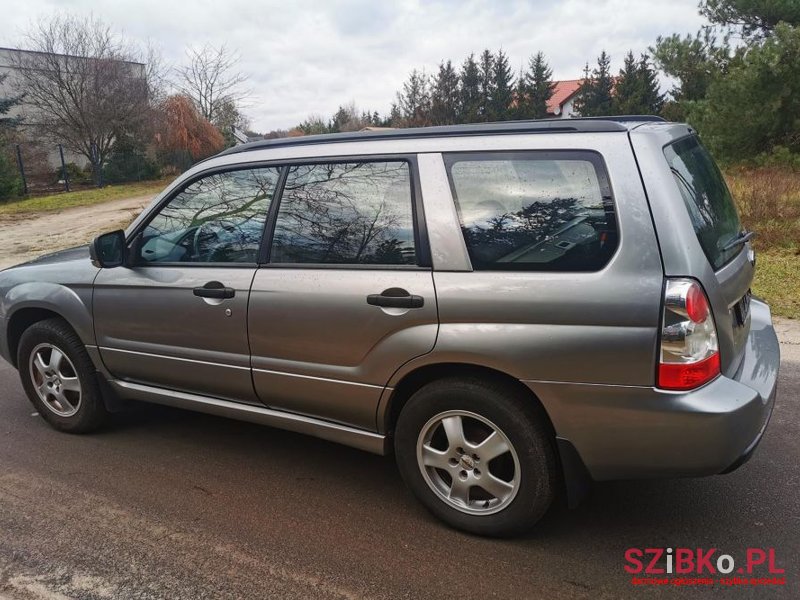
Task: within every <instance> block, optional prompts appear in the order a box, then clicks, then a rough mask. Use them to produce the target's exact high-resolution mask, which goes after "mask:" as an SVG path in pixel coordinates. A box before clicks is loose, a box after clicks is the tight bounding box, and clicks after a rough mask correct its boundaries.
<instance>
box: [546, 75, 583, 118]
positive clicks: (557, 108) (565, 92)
mask: <svg viewBox="0 0 800 600" xmlns="http://www.w3.org/2000/svg"><path fill="white" fill-rule="evenodd" d="M581 83H583V79H565V80H563V81H554V82H553V95H552V96H550V99H549V100H548V101H547V112H548V113H550V114H551V115H557V114H560V113H561V107H562V106H564V103H565V102H567V100H569V99H570V98H572V97H573V96H574V95H575V94H577V93H578V90H579V89H580V87H581Z"/></svg>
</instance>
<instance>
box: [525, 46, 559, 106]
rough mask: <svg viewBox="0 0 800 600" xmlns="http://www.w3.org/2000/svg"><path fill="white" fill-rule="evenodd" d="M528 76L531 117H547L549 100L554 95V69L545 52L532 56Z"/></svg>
mask: <svg viewBox="0 0 800 600" xmlns="http://www.w3.org/2000/svg"><path fill="white" fill-rule="evenodd" d="M526 78H527V86H528V96H529V101H528V113H529V115H530V116H529V118H531V119H544V118H545V117H547V101H548V100H550V98H551V97H552V95H553V71H552V70H551V69H550V67H549V66H548V64H547V61H546V60H545V58H544V53H542V52H537V53H536V54H535V55H534V56H532V57H531V59H530V62H529V68H528V73H527V75H526Z"/></svg>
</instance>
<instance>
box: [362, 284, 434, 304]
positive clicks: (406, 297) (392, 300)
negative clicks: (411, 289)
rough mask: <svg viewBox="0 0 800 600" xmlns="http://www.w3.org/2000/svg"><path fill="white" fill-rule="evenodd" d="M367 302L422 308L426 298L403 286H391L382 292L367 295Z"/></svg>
mask: <svg viewBox="0 0 800 600" xmlns="http://www.w3.org/2000/svg"><path fill="white" fill-rule="evenodd" d="M367 304H371V305H372V306H381V307H384V308H422V307H423V306H424V305H425V298H423V297H422V296H414V295H412V294H409V293H408V292H407V291H406V290H404V289H402V288H389V289H387V290H383V291H382V292H381V293H380V294H370V295H369V296H367Z"/></svg>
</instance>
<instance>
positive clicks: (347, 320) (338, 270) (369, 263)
mask: <svg viewBox="0 0 800 600" xmlns="http://www.w3.org/2000/svg"><path fill="white" fill-rule="evenodd" d="M680 144H683V146H681V148H684V146H685V148H684V150H685V153H684V154H685V156H700V159H699V160H701V161H704V160H706V159H705V154H699V155H697V154H696V153H699V152H702V151H701V150H698V148H701V147H700V146H699V145H698V144H697V142H696V136H695V134H694V132H693V131H692V130H691V129H690V128H689V127H687V126H686V125H681V124H675V123H666V122H662V121H660V120H655V119H648V118H629V119H617V120H611V119H574V120H571V121H569V122H567V123H564V122H563V121H534V122H517V123H514V122H512V123H503V124H489V125H475V126H453V127H432V128H424V129H418V130H398V131H389V132H373V133H358V134H342V135H331V136H312V137H307V138H295V139H289V140H276V141H273V142H262V143H255V144H248V145H245V146H242V147H235V148H233V149H231V150H228V151H226V152H223V153H222V154H220V155H217V156H216V157H213V158H211V159H208V160H206V161H203V162H201V163H199V164H197V165H195V166H194V167H192V168H191V169H190V170H189V171H187V172H186V173H184V174H183V175H181V176H180V177H178V179H176V180H175V181H174V182H173V183H172V184H171V185H170V186H169V187H168V188H167V189H166V190H165V191H164V192H163V193H162V194H160V195H159V196H158V197H157V198H156V199H155V200H154V201H153V203H152V204H151V205H150V207H149V208H147V209H145V210H144V211H143V212H142V214H141V215H140V216H139V217H138V218H137V219H136V220H135V221H134V222H133V223H132V224H131V225H130V227H129V228H128V229H127V230H126V232H125V236H124V245H125V248H126V250H125V253H126V254H125V256H126V257H127V258H125V259H124V260H120V262H121V263H122V264H120V266H118V267H116V268H103V267H101V266H99V265H101V264H104V260H103V257H102V256H98V253H100V254H102V253H103V252H104V251H105V250H103V248H101V247H95V250H94V255H93V257H94V260H93V261H92V260H90V255H89V250H88V249H85V248H83V249H75V250H70V251H66V252H61V253H57V254H55V255H51V256H49V257H44V258H41V259H38V260H35V261H33V262H31V263H27V264H25V265H21V266H18V267H14V268H11V269H9V270H6V271H3V272H2V273H0V354H2V356H3V357H5V358H6V359H7V360H9V362H11V363H12V364H14V365H15V366H17V367H18V368H19V369H20V372H21V373H22V374H23V379H24V377H25V373H26V368H25V365H24V364H18V354H19V345H20V339H21V338H22V336H23V334H24V332H25V331H26V329H27V328H28V327H30V326H31V325H32V324H34V323H36V322H38V321H41V320H43V319H51V318H60V319H62V320H63V321H64V322H66V323H67V324H68V326H69V327H70V328H71V329H72V330H73V331H74V332H75V334H76V335H77V337H78V338H79V339H80V342H81V344H82V345H83V346H84V347H85V349H86V353H87V354H88V357H89V358H90V360H91V364H92V365H93V368H94V369H95V370H96V377H97V379H98V382H99V383H98V386H99V388H100V390H101V392H102V397H103V401H104V402H105V404H106V407H107V408H114V407H115V406H117V405H118V404H119V400H120V399H125V400H128V399H131V400H143V401H148V402H155V403H161V404H167V405H171V406H178V407H182V408H188V409H192V410H199V411H203V412H208V413H212V414H217V415H222V416H227V417H233V418H238V419H244V420H249V421H254V422H260V423H264V424H267V425H273V426H278V427H282V428H286V429H290V430H293V431H298V432H302V433H307V434H312V435H316V436H318V437H322V438H325V439H329V440H332V441H336V442H340V443H344V444H348V445H351V446H354V447H357V448H361V449H364V450H367V451H370V452H375V453H379V454H384V453H388V452H389V451H390V448H391V445H390V443H389V442H390V440H391V439H392V438H393V436H394V434H395V428H396V426H397V423H398V419H400V418H401V415H402V414H403V412H404V410H405V409H404V407H405V406H406V403H407V402H408V401H409V399H410V398H412V397H414V395H415V394H418V393H419V392H420V390H421V389H423V388H424V387H425V386H428V385H431V384H432V383H434V382H437V381H441V380H447V381H458V380H459V378H467V379H469V380H470V381H476V382H478V383H477V384H478V385H479V384H480V382H482V381H485V382H494V383H496V384H497V385H498V386H500V388H502V389H503V390H508V392H507V393H508V394H511V395H514V396H515V397H518V398H519V399H520V402H522V403H525V402H527V403H530V405H531V406H533V405H535V407H536V410H537V411H539V412H537V413H536V415H538V416H530V417H529V418H531V419H534V418H536V419H540V420H541V421H542V422H543V427H544V429H543V430H542V431H543V432H545V431H546V433H540V435H542V436H545V437H548V438H549V441H547V442H546V444H545V445H547V444H550V445H551V446H552V460H554V461H555V463H554V464H556V465H557V470H558V474H557V475H558V478H559V479H560V480H562V481H563V482H564V483H565V484H566V489H567V492H568V497H569V498H570V499H571V502H572V503H573V504H574V503H575V501H576V500H577V499H578V498H579V496H580V495H581V491H582V490H584V489H585V488H586V485H587V483H588V482H590V481H592V480H594V481H601V480H609V479H620V478H639V477H658V476H689V475H712V474H717V473H722V472H726V471H728V470H731V469H733V468H735V467H736V466H738V465H739V464H741V463H742V462H743V461H744V460H746V458H747V457H749V455H750V454H751V453H752V450H753V449H754V448H755V446H756V445H757V443H758V441H759V440H760V438H761V436H762V435H763V432H764V430H765V428H766V425H767V422H768V420H769V416H770V414H771V411H772V407H773V403H774V399H775V393H776V380H777V372H778V366H779V350H778V344H777V339H776V336H775V332H774V330H773V327H772V322H771V317H770V312H769V308H768V307H767V305H766V304H765V303H763V302H761V301H760V300H757V299H752V300H750V295H749V288H750V283H751V281H752V278H753V273H754V268H755V256H754V253H753V250H752V248H751V246H750V243H749V242H748V241H746V240H744V241H741V240H739V241H737V240H738V238H736V237H735V236H734V237H731V241H730V242H728V241H727V238H726V240H723V241H725V242H726V243H729V244H730V245H731V247H730V248H728V249H726V250H721V249H720V248H722V246H721V245H720V246H719V247H718V248H717V249H716V250H714V251H713V252H714V256H713V257H712V256H711V254H709V253H708V252H709V250H708V247H707V246H704V245H703V241H704V240H705V238H704V237H701V236H706V237H707V236H708V235H709V231H708V228H704V229H702V232H701V230H700V229H698V227H697V219H702V218H705V217H704V212H703V211H707V210H710V209H709V206H703V202H705V203H706V204H708V198H705V197H704V198H700V199H699V200H698V201H697V202H699V204H697V203H692V202H689V203H688V205H687V202H686V199H685V198H684V197H682V194H683V193H684V192H685V191H686V190H688V192H689V193H690V194H692V193H694V192H695V190H694V188H692V187H691V185H689V184H688V183H686V181H685V179H686V178H687V177H689V175H686V174H684V175H681V173H679V171H680V168H676V167H674V166H671V165H673V164H679V163H675V162H674V161H675V160H680V157H678V158H676V156H677V155H676V154H675V152H673V150H672V149H674V148H678V145H680ZM665 152H666V153H667V154H668V156H666V157H665ZM676 152H677V150H676ZM670 153H672V154H670ZM693 153H695V154H693ZM669 160H673V163H670V162H669ZM709 160H710V159H709ZM680 164H682V163H680ZM698 168H700V169H706V170H708V169H711V168H712V167H709V163H707V162H703V163H702V165H701V167H698ZM713 168H715V167H713ZM698 172H700V171H698ZM708 172H710V171H708ZM702 173H706V171H702ZM676 177H677V178H678V179H676ZM709 177H711V178H713V177H716V176H715V175H713V174H711V175H709ZM512 180H513V182H514V183H513V184H512V183H509V182H511V181H512ZM681 185H684V187H685V189H683V188H681ZM722 185H723V186H724V183H723V184H722ZM231 190H232V191H231ZM239 193H243V194H244V195H245V196H246V197H247V198H251V197H252V201H250V200H248V202H247V203H244V202H242V204H241V206H245V205H246V208H241V207H240V206H239V205H236V204H235V202H236V201H237V200H236V198H235V196H236V194H239ZM720 193H723V192H720ZM348 194H350V195H349V196H348ZM207 198H213V202H222V203H223V204H224V207H223V208H224V210H222V209H219V206H217V205H213V206H212V208H209V206H210V204H209V202H211V203H212V204H213V202H212V201H209V200H207ZM231 198H234V200H231ZM220 199H222V200H220ZM231 202H233V203H234V204H229V203H231ZM359 203H360V204H359ZM230 206H234V208H232V209H230V210H228V209H229V208H230ZM687 206H689V207H690V209H689V210H687ZM697 206H699V208H697ZM187 207H189V208H187ZM253 207H257V210H254V209H253ZM332 207H333V208H332ZM209 210H211V211H212V212H213V210H218V211H220V210H221V212H219V213H218V214H216V215H215V216H214V217H213V218H210V219H207V218H205V217H203V216H202V215H204V214H206V212H207V211H209ZM725 210H728V209H727V208H725ZM731 210H733V209H731ZM182 211H183V212H182ZM242 211H245V212H246V211H251V212H247V214H246V215H245V212H242ZM189 212H191V213H192V215H191V216H190V217H186V216H185V214H188V213H189ZM365 215H366V217H365ZM712 216H713V215H712ZM734 216H735V213H734V214H733V216H730V215H729V220H730V221H731V223H733V221H734ZM231 219H233V221H231ZM693 219H694V221H693ZM731 226H736V227H737V230H736V231H735V232H734V233H735V234H736V235H739V231H738V219H736V220H735V223H734V225H731ZM712 233H713V232H712ZM729 237H730V236H729ZM116 239H121V238H116ZM120 243H121V242H120ZM332 249H333V250H332ZM130 253H133V254H135V255H136V260H133V261H132V260H131V259H130V257H129V255H130ZM120 256H121V255H120ZM320 257H322V258H320ZM342 257H344V258H342ZM354 257H355V258H354ZM201 258H202V259H201ZM718 259H719V260H718ZM722 259H724V260H722ZM712 262H715V263H717V264H713V265H712ZM384 263H385V264H384ZM105 264H107V265H111V266H112V267H113V266H115V265H116V264H117V263H113V262H109V261H106V263H105ZM670 286H672V287H675V289H678V288H680V289H683V290H688V289H689V288H687V287H686V286H690V287H691V286H694V288H695V289H694V291H692V292H691V293H694V294H697V293H699V294H700V295H701V296H702V294H705V301H704V302H705V303H706V304H707V307H708V310H709V311H710V316H708V315H705V313H703V315H701V317H704V318H706V323H710V324H709V325H705V327H707V328H711V329H709V330H708V331H709V333H708V335H707V337H706V338H703V340H705V341H703V343H704V344H707V345H708V344H710V345H709V346H708V347H707V348H706V346H703V348H705V350H704V351H706V350H707V351H708V352H710V353H712V354H713V355H714V357H715V358H714V360H715V361H716V363H715V365H716V368H717V371H715V372H714V376H713V377H710V378H709V379H708V380H707V381H706V380H704V381H703V382H702V384H701V385H694V386H689V387H688V388H687V389H674V388H669V386H667V388H669V389H665V387H664V386H662V385H660V384H659V376H660V375H659V373H660V371H659V368H660V367H659V365H660V361H662V362H663V360H664V358H663V357H664V356H665V352H666V353H667V354H668V353H669V348H668V346H665V344H668V343H670V340H669V339H667V338H668V337H669V336H670V335H672V333H670V332H673V329H674V328H673V329H669V327H672V325H669V327H668V324H667V321H666V319H667V316H666V311H667V309H668V308H669V307H668V306H666V304H665V303H667V304H668V302H669V289H671V288H670ZM681 286H683V287H681ZM697 289H699V290H700V292H697ZM700 299H701V300H703V299H702V298H700ZM682 302H683V301H682ZM706 304H704V306H706ZM748 304H749V306H748ZM684 308H688V307H684ZM684 312H685V311H684V310H683V308H680V307H679V308H678V309H677V313H680V314H684ZM677 313H675V314H672V315H671V316H670V318H673V317H675V315H676V314H677ZM684 316H685V315H684ZM682 318H683V317H680V318H679V319H678V321H680V319H682ZM709 319H710V321H709ZM676 326H680V323H678V325H676ZM693 327H694V325H691V326H690V329H692V328H693ZM687 339H688V338H687ZM665 348H667V350H665ZM709 348H710V350H709ZM715 349H716V350H715ZM701 350H702V348H701ZM681 360H683V359H682V358H679V360H678V362H680V361H681ZM687 360H689V359H687ZM31 372H32V369H31ZM665 372H666V371H665ZM38 383H39V382H38V381H37V384H38ZM451 387H452V386H451ZM501 396H502V394H501ZM499 397H500V396H499ZM453 402H456V401H455V400H453ZM475 402H477V403H478V405H479V404H480V394H476V400H475ZM454 406H455V405H454ZM415 410H416V409H415ZM419 410H420V411H423V412H424V409H423V408H420V409H419ZM488 410H489V411H490V412H491V409H488ZM473 413H474V414H478V413H475V412H474V411H473V412H469V414H467V413H464V415H465V416H464V418H465V419H472V418H473V417H472V416H469V415H473ZM441 414H445V413H444V412H443V413H441ZM447 414H449V413H447ZM454 414H455V413H454ZM487 414H488V413H487ZM484 416H485V415H484ZM479 417H480V415H478V417H476V418H479ZM420 418H421V417H420ZM443 418H444V417H443ZM459 418H460V417H459ZM498 418H500V417H498ZM526 418H528V417H526ZM485 421H486V423H488V424H489V428H490V429H491V426H490V425H491V423H493V422H494V421H493V420H492V418H488V417H487V419H485ZM442 423H445V421H442ZM476 423H477V421H476ZM445 424H446V423H445ZM420 436H421V434H420ZM396 437H398V436H396ZM419 439H420V440H422V437H420V438H419ZM426 439H427V438H426ZM409 443H411V442H409ZM426 443H427V442H426ZM420 444H422V446H420ZM423 446H424V443H423V441H420V442H419V444H418V450H419V448H422V447H423ZM475 447H477V444H475ZM548 447H549V446H548ZM396 448H397V444H396ZM516 450H517V454H520V452H521V451H520V449H519V448H518V447H517V448H516ZM547 452H550V450H547ZM468 454H469V453H463V452H462V453H460V454H458V455H456V456H455V459H453V460H456V461H461V462H460V464H462V465H468V466H469V465H472V466H471V467H469V468H467V467H465V470H461V471H458V470H456V471H453V473H456V475H455V476H453V477H451V476H449V475H448V476H446V477H443V478H439V479H437V477H436V474H437V473H438V471H436V470H435V469H434V471H429V475H431V477H432V479H431V477H427V476H426V477H427V478H426V479H425V481H426V482H427V483H428V485H429V487H430V489H431V490H433V491H434V492H435V491H436V489H437V488H436V485H439V487H442V485H444V488H447V486H448V485H452V486H454V485H455V482H456V479H455V477H458V476H461V475H459V474H463V473H465V472H468V473H469V474H470V475H469V476H470V477H472V471H471V470H470V469H471V468H474V464H473V462H474V461H472V459H471V458H470V456H468ZM517 454H514V460H515V461H516V460H517V458H518V457H517ZM523 458H524V457H523ZM420 460H422V458H420ZM476 460H477V459H476ZM548 460H550V459H548ZM552 460H551V462H552ZM421 464H422V463H420V465H421ZM437 468H438V467H437ZM454 468H456V469H460V468H461V467H458V466H454ZM520 468H522V467H514V468H512V469H511V470H512V471H514V469H517V470H516V471H514V472H519V469H520ZM412 470H413V468H412ZM420 470H421V471H422V472H423V475H425V468H424V467H422V466H420ZM404 476H405V475H404ZM440 479H443V480H444V484H442V482H441V481H440ZM434 480H435V481H434ZM448 481H450V483H449V484H448V483H447V482H448ZM470 481H471V480H470ZM437 482H438V483H437ZM412 487H413V486H412ZM471 493H472V492H469V491H468V492H466V494H467V495H466V498H467V499H466V501H465V504H466V505H467V506H460V505H458V506H456V508H460V509H464V510H461V511H460V512H464V513H467V514H468V516H469V517H470V518H472V517H476V515H477V517H476V518H479V519H480V518H482V519H484V520H488V519H490V517H491V514H489V513H487V515H486V516H483V517H480V515H479V511H478V512H477V513H474V514H470V513H469V510H467V509H469V506H470V505H471V503H474V501H473V500H471V499H470V498H471V496H470V494H471ZM515 493H516V492H515ZM446 494H447V490H446V489H445V495H446ZM418 495H419V493H418ZM498 498H499V496H498ZM423 501H425V500H424V499H423ZM485 502H486V507H487V509H488V507H489V504H491V502H494V501H493V500H492V501H491V502H490V501H488V500H487V501H485ZM509 502H510V501H509ZM456 504H458V503H456ZM462 504H464V502H462ZM495 504H497V503H495ZM493 506H494V505H493ZM497 506H499V504H497ZM429 508H432V507H431V505H429ZM452 508H453V506H450V507H449V508H448V509H452ZM473 508H474V507H473ZM495 508H496V507H495ZM432 510H434V512H436V509H435V508H432ZM475 510H476V511H477V510H478V509H477V508H476V509H475ZM492 510H494V508H493V509H492ZM456 512H458V511H456ZM473 512H474V511H473ZM492 514H495V517H496V516H497V514H496V512H495V513H492ZM439 516H442V517H443V518H445V519H447V518H448V517H447V515H446V514H445V515H443V514H439ZM464 518H467V517H464ZM449 522H451V523H452V524H455V525H456V526H460V527H463V528H465V529H470V530H473V531H479V532H484V533H509V529H508V528H506V529H503V528H502V527H499V528H492V527H489V528H486V529H481V528H480V527H477V526H476V527H473V526H472V524H471V523H472V521H469V522H467V521H464V522H454V521H453V520H452V519H451V520H450V521H449Z"/></svg>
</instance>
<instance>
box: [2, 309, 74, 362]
mask: <svg viewBox="0 0 800 600" xmlns="http://www.w3.org/2000/svg"><path fill="white" fill-rule="evenodd" d="M65 312H66V311H62V310H59V309H58V308H56V307H53V306H52V305H41V304H36V303H31V304H25V305H24V306H21V307H18V308H17V309H16V310H14V311H13V312H12V313H11V314H10V315H9V316H8V319H7V321H6V344H7V345H6V347H7V348H8V354H9V358H10V359H11V364H12V365H13V366H14V367H17V366H18V365H17V351H18V350H19V342H20V339H21V338H22V334H23V333H25V330H26V329H28V328H29V327H30V326H31V325H33V324H35V323H38V322H40V321H45V320H47V319H61V320H62V321H64V322H65V323H66V324H67V325H68V326H69V327H70V328H71V329H72V330H73V331H74V332H75V334H76V335H77V336H78V337H79V338H80V339H81V340H82V341H84V343H86V340H85V337H84V335H82V334H81V330H80V328H79V327H76V326H75V324H74V323H73V321H72V320H71V319H70V318H68V317H67V316H66V315H65V314H64V313H65Z"/></svg>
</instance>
